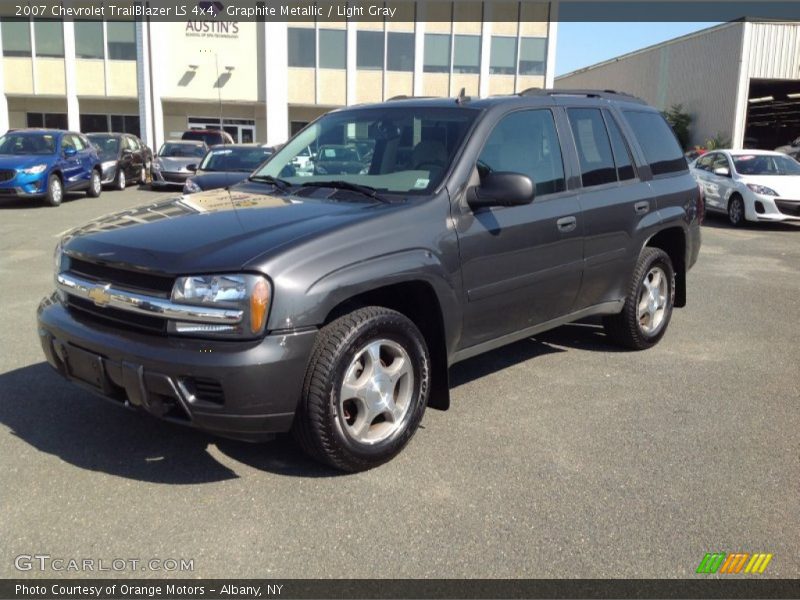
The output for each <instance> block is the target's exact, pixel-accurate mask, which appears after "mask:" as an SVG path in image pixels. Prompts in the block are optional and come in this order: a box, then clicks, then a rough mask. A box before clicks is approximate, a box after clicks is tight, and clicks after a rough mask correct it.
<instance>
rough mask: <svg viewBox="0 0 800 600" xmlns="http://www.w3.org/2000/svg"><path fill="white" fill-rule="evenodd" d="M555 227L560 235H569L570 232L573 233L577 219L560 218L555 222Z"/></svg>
mask: <svg viewBox="0 0 800 600" xmlns="http://www.w3.org/2000/svg"><path fill="white" fill-rule="evenodd" d="M556 225H557V226H558V230H559V231H560V232H561V233H569V232H570V231H575V228H576V227H577V226H578V219H576V218H575V217H562V218H560V219H559V220H558V221H556Z"/></svg>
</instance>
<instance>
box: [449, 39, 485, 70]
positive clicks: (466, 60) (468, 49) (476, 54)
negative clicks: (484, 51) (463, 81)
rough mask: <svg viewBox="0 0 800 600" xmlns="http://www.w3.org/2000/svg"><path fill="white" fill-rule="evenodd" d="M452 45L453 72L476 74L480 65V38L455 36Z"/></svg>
mask: <svg viewBox="0 0 800 600" xmlns="http://www.w3.org/2000/svg"><path fill="white" fill-rule="evenodd" d="M453 44H454V46H453V72H454V73H478V72H479V71H480V64H481V37H480V36H479V35H457V36H456V37H455V40H454V41H453Z"/></svg>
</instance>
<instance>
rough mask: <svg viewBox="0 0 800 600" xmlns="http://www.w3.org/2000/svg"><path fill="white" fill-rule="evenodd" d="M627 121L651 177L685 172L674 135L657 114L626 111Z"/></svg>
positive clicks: (683, 160) (684, 163)
mask: <svg viewBox="0 0 800 600" xmlns="http://www.w3.org/2000/svg"><path fill="white" fill-rule="evenodd" d="M625 118H626V119H628V123H630V126H631V129H633V133H634V134H635V135H636V139H638V140H639V145H640V146H641V147H642V151H643V152H644V157H645V159H647V162H648V164H649V165H650V170H651V171H652V172H653V175H664V174H667V173H679V172H681V171H686V170H687V166H686V160H685V159H684V158H683V152H681V147H680V146H679V145H678V140H677V139H675V134H674V133H673V132H672V129H670V126H669V125H667V122H666V121H665V120H664V117H662V116H661V115H660V114H659V113H656V112H642V111H637V110H626V111H625Z"/></svg>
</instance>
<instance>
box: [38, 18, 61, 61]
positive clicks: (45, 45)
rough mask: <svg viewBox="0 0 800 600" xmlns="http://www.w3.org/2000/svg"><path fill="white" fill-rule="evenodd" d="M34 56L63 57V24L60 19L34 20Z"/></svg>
mask: <svg viewBox="0 0 800 600" xmlns="http://www.w3.org/2000/svg"><path fill="white" fill-rule="evenodd" d="M33 34H34V39H35V40H36V56H39V57H46V58H64V25H63V24H62V22H61V21H34V22H33Z"/></svg>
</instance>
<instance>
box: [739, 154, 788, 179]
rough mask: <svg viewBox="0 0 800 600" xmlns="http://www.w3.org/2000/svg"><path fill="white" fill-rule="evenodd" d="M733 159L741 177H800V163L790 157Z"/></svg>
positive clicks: (744, 155) (742, 156)
mask: <svg viewBox="0 0 800 600" xmlns="http://www.w3.org/2000/svg"><path fill="white" fill-rule="evenodd" d="M732 158H733V166H734V168H735V169H736V172H737V173H739V174H740V175H800V163H798V162H797V161H796V160H795V159H793V158H791V157H789V156H784V155H780V156H773V155H771V154H749V155H746V154H742V155H739V156H736V155H734V156H733V157H732Z"/></svg>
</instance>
